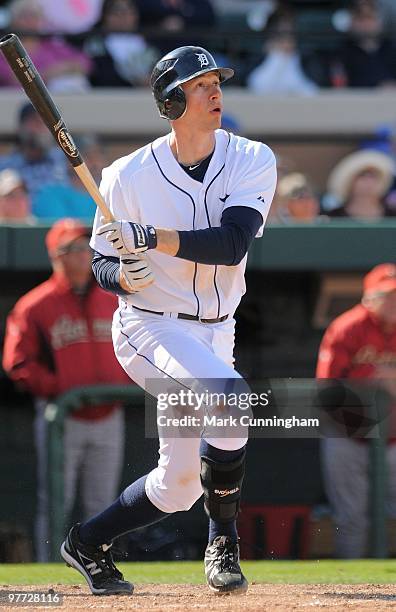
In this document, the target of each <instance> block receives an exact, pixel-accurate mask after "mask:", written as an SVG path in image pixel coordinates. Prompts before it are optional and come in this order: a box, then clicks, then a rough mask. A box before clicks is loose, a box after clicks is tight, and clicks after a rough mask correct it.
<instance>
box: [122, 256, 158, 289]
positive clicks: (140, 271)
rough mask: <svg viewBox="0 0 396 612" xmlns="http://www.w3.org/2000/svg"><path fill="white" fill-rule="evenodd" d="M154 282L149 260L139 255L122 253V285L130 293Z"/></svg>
mask: <svg viewBox="0 0 396 612" xmlns="http://www.w3.org/2000/svg"><path fill="white" fill-rule="evenodd" d="M153 282H154V274H153V273H152V271H151V268H150V265H149V263H148V261H147V260H146V259H145V258H143V257H139V256H138V255H121V257H120V285H121V287H122V288H123V289H125V291H128V292H129V293H138V292H139V291H142V290H143V289H146V287H149V286H150V285H151V284H152V283H153Z"/></svg>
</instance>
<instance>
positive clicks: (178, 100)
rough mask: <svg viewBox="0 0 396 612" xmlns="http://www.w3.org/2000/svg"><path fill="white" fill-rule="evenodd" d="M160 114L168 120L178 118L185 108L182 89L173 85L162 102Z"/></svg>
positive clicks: (184, 97)
mask: <svg viewBox="0 0 396 612" xmlns="http://www.w3.org/2000/svg"><path fill="white" fill-rule="evenodd" d="M161 110H162V115H163V116H165V117H166V118H167V119H169V120H170V121H175V120H176V119H179V118H180V117H181V116H182V115H183V113H184V111H185V110H186V96H185V94H184V91H183V89H182V88H181V87H180V85H179V86H178V87H175V89H173V90H172V91H171V92H170V93H169V95H168V97H167V98H166V100H164V102H163V109H161Z"/></svg>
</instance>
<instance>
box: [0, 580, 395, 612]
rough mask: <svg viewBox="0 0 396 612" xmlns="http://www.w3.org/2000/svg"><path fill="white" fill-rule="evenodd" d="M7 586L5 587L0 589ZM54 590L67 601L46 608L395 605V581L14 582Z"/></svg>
mask: <svg viewBox="0 0 396 612" xmlns="http://www.w3.org/2000/svg"><path fill="white" fill-rule="evenodd" d="M3 588H7V587H2V589H3ZM50 588H51V589H53V590H54V591H55V592H56V593H59V594H62V595H63V604H62V605H61V606H57V607H53V606H51V607H46V608H45V609H47V610H50V609H52V610H65V609H66V610H78V609H80V610H86V609H98V610H144V611H145V612H148V611H150V612H169V611H171V612H184V611H185V610H194V611H199V610H207V609H208V608H209V609H211V610H212V611H213V612H217V610H219V611H221V612H231V611H232V612H235V611H239V610H241V611H245V610H246V611H249V612H250V611H253V610H254V611H257V612H258V611H260V612H262V611H264V610H265V611H268V610H276V612H279V611H283V610H284V611H290V610H307V609H310V608H312V607H313V608H316V609H318V608H336V609H338V610H345V609H346V610H388V609H391V608H395V606H396V585H394V584H378V585H372V584H371V585H367V584H356V585H350V584H349V585H345V584H338V585H337V584H324V585H312V584H297V585H296V584H293V585H291V584H290V585H289V584H275V585H274V584H251V585H250V588H249V591H248V593H247V594H246V595H240V596H234V597H232V596H223V597H219V596H217V595H214V594H211V593H210V592H209V591H208V590H207V587H206V586H204V585H194V586H192V585H191V586H190V585H180V584H160V585H158V584H140V585H136V586H135V592H134V594H133V595H132V596H113V597H95V596H93V595H91V594H89V592H88V588H87V587H85V586H81V585H72V586H70V585H68V586H65V585H56V584H52V585H48V586H47V587H45V586H44V585H40V586H37V587H34V586H21V587H17V586H14V585H13V586H12V590H13V591H18V590H19V589H20V591H24V592H26V591H29V592H30V591H39V592H46V591H48V589H50ZM32 608H34V609H35V610H38V609H44V606H32V605H30V606H29V607H25V606H23V607H22V606H18V608H15V607H12V608H11V607H3V606H1V609H2V610H15V609H18V610H29V609H30V610H31V609H32Z"/></svg>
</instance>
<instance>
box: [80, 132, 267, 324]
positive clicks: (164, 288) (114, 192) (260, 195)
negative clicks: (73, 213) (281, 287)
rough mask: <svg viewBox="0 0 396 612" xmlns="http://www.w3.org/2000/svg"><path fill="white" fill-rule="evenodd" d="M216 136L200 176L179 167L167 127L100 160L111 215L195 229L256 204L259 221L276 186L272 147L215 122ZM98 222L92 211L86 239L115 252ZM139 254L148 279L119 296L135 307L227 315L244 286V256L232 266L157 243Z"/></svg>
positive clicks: (214, 224) (103, 190)
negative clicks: (163, 249) (130, 149)
mask: <svg viewBox="0 0 396 612" xmlns="http://www.w3.org/2000/svg"><path fill="white" fill-rule="evenodd" d="M215 136H216V146H215V150H214V153H213V156H212V159H211V161H210V164H209V167H208V169H207V171H206V175H205V178H204V181H203V183H200V182H198V181H196V180H194V179H193V178H191V177H190V176H189V175H188V174H187V173H186V172H185V171H184V170H183V168H181V167H180V165H179V163H178V162H177V160H176V159H175V157H174V155H173V153H172V151H171V148H170V134H168V135H167V136H164V137H161V138H158V139H157V140H155V141H154V142H153V143H151V144H148V145H146V146H145V147H142V148H141V149H139V150H137V151H135V152H134V153H132V154H130V155H128V156H126V157H123V158H121V159H118V160H117V161H115V162H114V163H113V164H112V165H111V166H110V167H108V168H105V169H104V170H103V175H102V182H101V185H100V190H101V193H102V195H103V197H104V199H105V201H106V203H107V205H108V206H109V208H110V210H111V212H112V213H113V215H114V217H115V218H116V219H127V220H130V221H134V222H137V223H142V224H149V225H153V226H154V227H158V228H169V229H174V230H199V229H207V228H209V227H219V226H220V222H221V216H222V213H223V211H224V210H225V209H226V208H229V207H231V206H248V207H250V208H254V209H256V210H258V211H259V212H260V213H261V215H262V217H263V220H264V223H265V221H266V218H267V215H268V211H269V208H270V205H271V202H272V198H273V195H274V192H275V186H276V164H275V157H274V154H273V153H272V151H271V149H269V148H268V147H267V146H266V145H264V144H262V143H260V142H255V141H252V140H248V139H247V138H243V137H241V136H235V135H234V134H229V133H228V132H225V131H224V130H216V132H215ZM264 223H263V226H264ZM99 225H101V223H100V212H99V211H97V213H96V217H95V221H94V227H93V234H92V239H91V247H92V248H93V249H95V250H96V251H98V252H99V253H102V255H110V256H117V252H116V251H115V249H114V248H113V247H112V245H111V244H109V242H108V241H107V240H106V238H105V236H97V235H96V229H97V228H98V226H99ZM263 226H262V227H261V228H260V230H259V232H258V234H257V237H259V236H261V235H262V231H263ZM145 256H146V257H147V259H148V261H149V263H150V265H151V268H152V270H153V273H154V277H155V281H154V283H153V284H152V285H151V286H150V287H148V288H147V289H145V290H144V291H142V292H140V293H137V294H133V295H130V296H124V297H123V298H122V299H123V301H125V300H126V301H127V302H129V304H134V305H135V306H137V307H139V308H145V309H149V310H157V311H166V312H175V313H176V312H182V313H186V314H191V315H196V316H199V317H201V318H208V319H209V318H217V317H221V316H223V315H226V314H228V315H233V313H234V312H235V310H236V308H237V306H238V304H239V302H240V300H241V297H242V295H243V294H244V292H245V280H244V273H245V268H246V259H247V257H246V256H245V257H244V258H243V260H242V261H241V262H240V263H239V264H238V265H235V266H224V265H206V264H200V263H194V262H191V261H187V260H184V259H180V258H178V257H171V256H169V255H165V254H163V253H160V252H159V251H157V250H149V251H147V253H145Z"/></svg>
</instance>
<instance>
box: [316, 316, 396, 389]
mask: <svg viewBox="0 0 396 612" xmlns="http://www.w3.org/2000/svg"><path fill="white" fill-rule="evenodd" d="M381 365H390V366H392V365H393V366H394V367H395V368H396V330H394V331H393V332H392V333H390V334H386V333H384V331H383V330H382V328H381V325H380V322H379V321H378V320H377V319H376V318H375V317H374V316H373V315H372V314H371V313H370V312H369V311H368V310H367V309H366V308H365V307H364V306H363V305H362V304H358V305H357V306H355V307H354V308H351V309H350V310H348V311H347V312H345V313H344V314H342V315H341V316H339V317H337V318H336V319H335V320H334V321H333V322H332V323H331V324H330V325H329V327H328V329H327V330H326V333H325V335H324V337H323V339H322V342H321V345H320V348H319V357H318V364H317V369H316V376H317V378H376V370H377V367H379V366H381ZM395 371H396V370H395Z"/></svg>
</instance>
